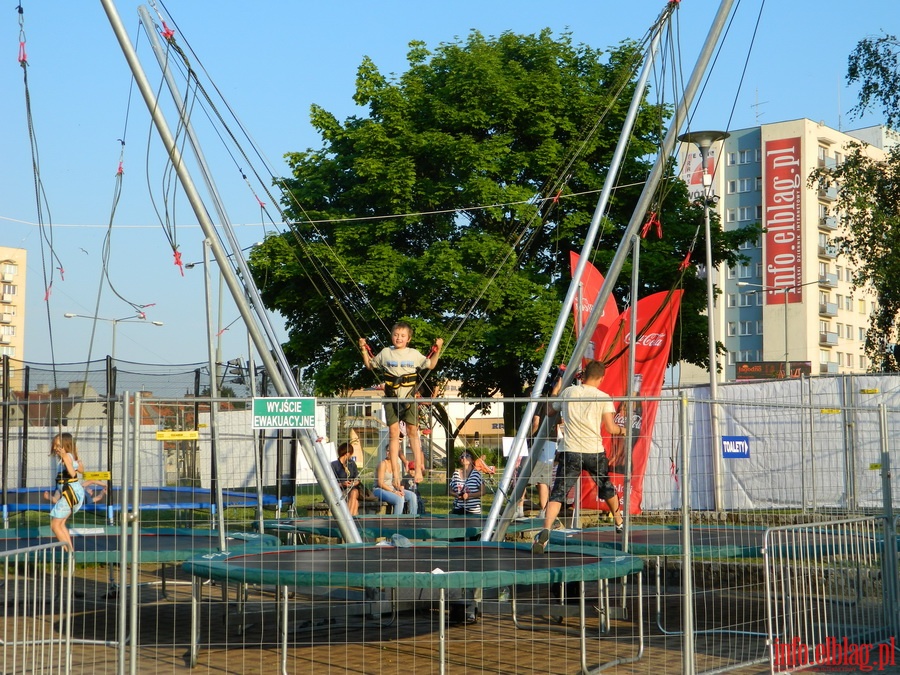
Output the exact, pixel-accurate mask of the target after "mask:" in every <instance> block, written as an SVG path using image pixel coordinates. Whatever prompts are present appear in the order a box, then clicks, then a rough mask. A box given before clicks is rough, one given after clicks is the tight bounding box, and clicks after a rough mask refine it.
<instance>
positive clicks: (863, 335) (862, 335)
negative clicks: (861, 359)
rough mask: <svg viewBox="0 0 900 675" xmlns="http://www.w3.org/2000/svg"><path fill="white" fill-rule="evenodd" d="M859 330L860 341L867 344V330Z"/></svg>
mask: <svg viewBox="0 0 900 675" xmlns="http://www.w3.org/2000/svg"><path fill="white" fill-rule="evenodd" d="M858 330H859V341H860V342H865V341H866V329H865V328H859V329H858ZM860 365H862V364H860Z"/></svg>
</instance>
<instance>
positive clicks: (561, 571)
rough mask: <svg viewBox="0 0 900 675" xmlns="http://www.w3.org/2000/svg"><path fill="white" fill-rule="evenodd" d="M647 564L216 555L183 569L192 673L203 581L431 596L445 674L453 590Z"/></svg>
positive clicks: (568, 554) (600, 556) (459, 550)
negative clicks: (188, 589)
mask: <svg viewBox="0 0 900 675" xmlns="http://www.w3.org/2000/svg"><path fill="white" fill-rule="evenodd" d="M643 565H644V564H643V562H642V561H641V559H640V558H637V557H635V556H632V555H629V554H625V553H621V552H617V551H613V550H607V551H600V550H599V549H597V548H596V547H594V546H587V545H585V546H582V545H579V544H576V543H574V542H570V543H568V544H566V545H565V546H564V547H562V550H558V551H555V552H554V551H551V552H549V553H548V554H547V555H534V554H532V553H531V550H530V547H528V546H525V545H521V544H511V543H502V542H481V541H479V542H465V543H449V542H431V543H418V544H411V545H409V546H391V545H384V544H339V545H334V546H321V545H320V546H290V547H281V548H280V549H278V550H274V551H254V552H246V553H241V552H228V553H213V554H210V555H208V556H205V557H203V558H192V559H191V560H189V561H187V562H185V563H184V565H183V568H184V569H185V570H186V571H188V572H189V573H190V574H191V575H192V576H193V578H194V593H193V594H192V598H193V606H194V611H193V612H192V630H191V651H190V654H189V657H190V662H191V665H195V664H196V658H197V652H198V635H199V630H198V629H199V626H198V622H199V619H198V617H199V606H200V602H201V600H202V598H201V596H200V589H201V588H202V583H201V582H204V581H208V580H213V581H219V582H223V583H234V584H244V585H245V584H272V585H276V586H278V587H280V588H282V589H283V595H284V596H285V598H286V595H287V589H288V588H290V587H297V586H301V587H316V588H347V587H349V588H354V587H359V588H385V589H391V590H392V591H395V590H399V589H429V590H431V591H436V592H437V593H438V597H439V609H440V612H441V613H440V616H441V620H440V621H439V622H438V623H439V626H440V628H439V635H440V671H441V672H444V666H445V658H446V654H445V639H446V633H445V625H444V620H443V616H444V610H445V606H446V592H447V591H448V590H451V589H456V590H463V589H478V588H501V587H507V586H512V587H514V586H516V585H525V586H529V585H536V584H550V583H561V582H578V583H579V584H581V588H582V591H583V587H584V582H586V581H599V580H602V579H614V578H619V577H624V576H626V575H629V574H634V573H639V572H641V570H642V569H643ZM579 602H580V607H579V610H580V620H581V626H580V637H581V659H582V666H583V668H584V670H585V671H586V670H587V666H586V658H587V656H586V634H585V628H584V621H585V619H584V617H585V607H584V605H585V598H584V593H583V592H582V593H580V594H579ZM282 612H283V617H282V621H281V626H282V636H281V637H282V649H283V652H282V659H283V661H282V662H283V663H284V662H285V661H284V659H286V658H287V648H288V632H287V624H288V621H287V619H288V614H287V612H288V608H287V602H286V601H285V602H283V603H282Z"/></svg>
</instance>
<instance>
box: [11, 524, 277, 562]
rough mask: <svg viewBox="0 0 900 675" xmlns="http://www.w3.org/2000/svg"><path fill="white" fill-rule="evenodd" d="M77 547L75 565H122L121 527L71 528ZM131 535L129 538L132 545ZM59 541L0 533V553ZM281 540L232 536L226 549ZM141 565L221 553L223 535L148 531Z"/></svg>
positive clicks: (42, 534)
mask: <svg viewBox="0 0 900 675" xmlns="http://www.w3.org/2000/svg"><path fill="white" fill-rule="evenodd" d="M69 532H70V533H71V535H72V543H73V544H74V545H75V562H77V563H84V564H91V565H94V564H109V563H118V562H120V552H121V543H122V531H121V529H120V528H118V527H71V528H69ZM131 537H132V535H131V533H129V534H128V538H129V543H130V541H131ZM55 541H56V537H54V536H53V534H52V533H51V532H50V528H49V527H32V528H20V529H14V530H2V531H0V553H7V552H10V551H14V550H16V549H21V548H28V547H32V546H41V545H43V544H50V543H53V542H55ZM279 543H280V542H279V541H278V537H276V536H274V535H267V534H258V533H256V532H228V533H226V534H225V545H226V546H227V547H228V549H229V550H231V549H232V548H234V549H244V548H247V547H257V546H258V547H263V548H271V547H274V546H278V545H279ZM138 547H139V553H140V562H141V563H157V564H162V563H178V562H184V561H185V560H188V559H190V558H192V557H194V556H197V555H205V554H208V553H213V552H218V551H219V534H218V532H216V531H214V530H189V529H183V528H147V529H142V530H141V531H140V542H139V544H138Z"/></svg>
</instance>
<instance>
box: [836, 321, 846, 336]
mask: <svg viewBox="0 0 900 675" xmlns="http://www.w3.org/2000/svg"><path fill="white" fill-rule="evenodd" d="M834 327H835V329H836V331H837V336H838V337H839V338H842V337H844V324H842V323H836V324H835V325H834Z"/></svg>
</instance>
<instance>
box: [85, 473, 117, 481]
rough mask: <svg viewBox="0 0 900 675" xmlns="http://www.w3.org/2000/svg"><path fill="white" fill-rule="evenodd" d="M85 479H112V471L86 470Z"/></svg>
mask: <svg viewBox="0 0 900 675" xmlns="http://www.w3.org/2000/svg"><path fill="white" fill-rule="evenodd" d="M84 479H85V480H112V471H85V472H84Z"/></svg>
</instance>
